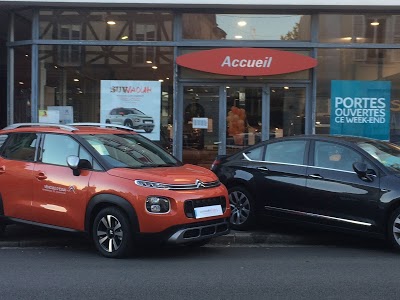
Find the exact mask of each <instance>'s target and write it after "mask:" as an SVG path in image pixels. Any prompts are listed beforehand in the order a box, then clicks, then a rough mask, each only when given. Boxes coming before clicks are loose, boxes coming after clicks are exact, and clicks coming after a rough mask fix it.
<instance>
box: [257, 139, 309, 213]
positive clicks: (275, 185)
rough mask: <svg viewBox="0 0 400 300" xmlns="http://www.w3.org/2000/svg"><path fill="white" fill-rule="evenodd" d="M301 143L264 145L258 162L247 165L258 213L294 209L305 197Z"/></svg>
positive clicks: (303, 144)
mask: <svg viewBox="0 0 400 300" xmlns="http://www.w3.org/2000/svg"><path fill="white" fill-rule="evenodd" d="M307 148H308V142H307V141H306V140H305V139H296V140H294V139H293V140H284V141H277V142H272V143H268V144H267V146H266V148H265V153H264V154H263V157H262V159H261V161H253V162H251V168H252V169H253V171H252V173H253V176H254V177H253V180H254V182H255V185H254V186H255V187H256V193H255V194H256V200H257V201H256V202H257V203H258V204H259V206H261V205H262V207H258V209H262V210H265V211H269V212H271V211H280V209H282V208H283V209H294V208H295V207H297V205H298V203H300V202H301V201H302V198H303V197H304V196H305V193H306V191H305V186H306V173H307V172H306V169H307V167H306V159H307V154H306V153H307Z"/></svg>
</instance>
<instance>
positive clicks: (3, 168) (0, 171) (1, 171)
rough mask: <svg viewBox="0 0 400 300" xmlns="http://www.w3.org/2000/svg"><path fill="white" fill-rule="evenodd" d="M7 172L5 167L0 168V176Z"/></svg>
mask: <svg viewBox="0 0 400 300" xmlns="http://www.w3.org/2000/svg"><path fill="white" fill-rule="evenodd" d="M5 172H6V167H5V166H1V167H0V175H1V174H4V173H5Z"/></svg>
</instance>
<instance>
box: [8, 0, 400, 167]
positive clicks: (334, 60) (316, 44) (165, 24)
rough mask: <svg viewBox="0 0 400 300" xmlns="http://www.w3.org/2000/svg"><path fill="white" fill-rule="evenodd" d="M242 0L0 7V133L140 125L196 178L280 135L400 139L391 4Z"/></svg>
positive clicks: (395, 16) (396, 18) (398, 54)
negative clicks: (196, 171) (223, 158)
mask: <svg viewBox="0 0 400 300" xmlns="http://www.w3.org/2000/svg"><path fill="white" fill-rule="evenodd" d="M246 2H247V3H246V4H244V2H243V1H238V0H230V1H224V0H220V1H216V0H213V1H212V0H191V1H187V0H175V1H174V0H168V1H164V0H158V1H143V0H139V1H135V0H117V1H107V0H100V1H90V0H83V1H72V0H69V1H68V0H64V1H55V0H53V1H30V0H25V1H19V0H13V1H4V0H3V1H1V0H0V14H1V18H0V22H1V27H0V28H1V29H0V34H1V35H0V36H1V40H0V41H1V44H0V79H1V80H0V84H1V89H0V93H1V97H0V116H1V118H0V127H1V128H3V127H4V126H6V125H8V124H12V123H21V122H60V123H69V122H102V123H104V122H110V123H114V122H115V123H116V122H119V123H118V124H122V125H126V126H131V123H134V122H141V120H142V119H143V120H147V121H146V122H153V123H152V124H153V125H154V129H153V131H152V132H146V131H144V130H143V131H141V129H140V128H149V127H151V128H153V125H151V126H150V124H149V123H148V124H147V125H146V126H147V127H146V126H141V127H138V128H139V129H138V132H140V133H143V135H145V136H146V135H147V136H148V137H149V138H151V139H152V140H157V141H160V143H161V144H162V145H163V146H164V147H166V148H168V149H170V150H171V151H172V152H173V153H174V154H175V155H176V156H177V157H178V158H180V159H182V160H183V161H184V162H190V163H194V164H199V165H204V166H209V164H210V162H211V161H212V159H213V158H214V157H215V156H216V155H217V154H229V153H234V152H235V151H237V150H238V149H241V148H243V147H246V146H249V145H253V144H255V143H257V142H259V141H261V140H266V139H270V138H277V137H281V136H288V135H299V134H313V133H333V134H352V135H363V136H368V137H372V138H379V139H384V140H391V141H393V142H397V141H400V4H399V2H398V0H382V1H379V2H377V1H372V0H365V1H363V2H359V1H355V0H347V1H344V0H337V1H329V0H328V1H326V2H324V3H323V4H321V2H320V1H316V0H303V1H295V0H286V1H278V0H275V1H273V0H272V1H268V2H266V1H261V0H248V1H246ZM121 108H129V109H133V108H134V109H136V110H139V113H138V114H132V115H130V114H125V113H119V114H118V115H117V116H116V117H114V116H112V114H111V112H112V111H119V110H120V111H122V109H121ZM141 113H142V114H143V115H142V116H141ZM143 116H145V117H143ZM129 122H131V123H129ZM143 122H145V121H143Z"/></svg>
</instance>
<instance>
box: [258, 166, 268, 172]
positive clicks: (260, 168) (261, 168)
mask: <svg viewBox="0 0 400 300" xmlns="http://www.w3.org/2000/svg"><path fill="white" fill-rule="evenodd" d="M257 170H260V171H269V169H268V168H266V167H258V168H257Z"/></svg>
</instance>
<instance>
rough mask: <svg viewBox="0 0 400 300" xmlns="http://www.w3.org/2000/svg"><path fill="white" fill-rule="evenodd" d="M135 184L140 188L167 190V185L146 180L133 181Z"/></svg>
mask: <svg viewBox="0 0 400 300" xmlns="http://www.w3.org/2000/svg"><path fill="white" fill-rule="evenodd" d="M135 184H136V185H138V186H141V187H147V188H153V189H162V190H168V189H169V187H168V185H166V184H164V183H160V182H153V181H146V180H135Z"/></svg>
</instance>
